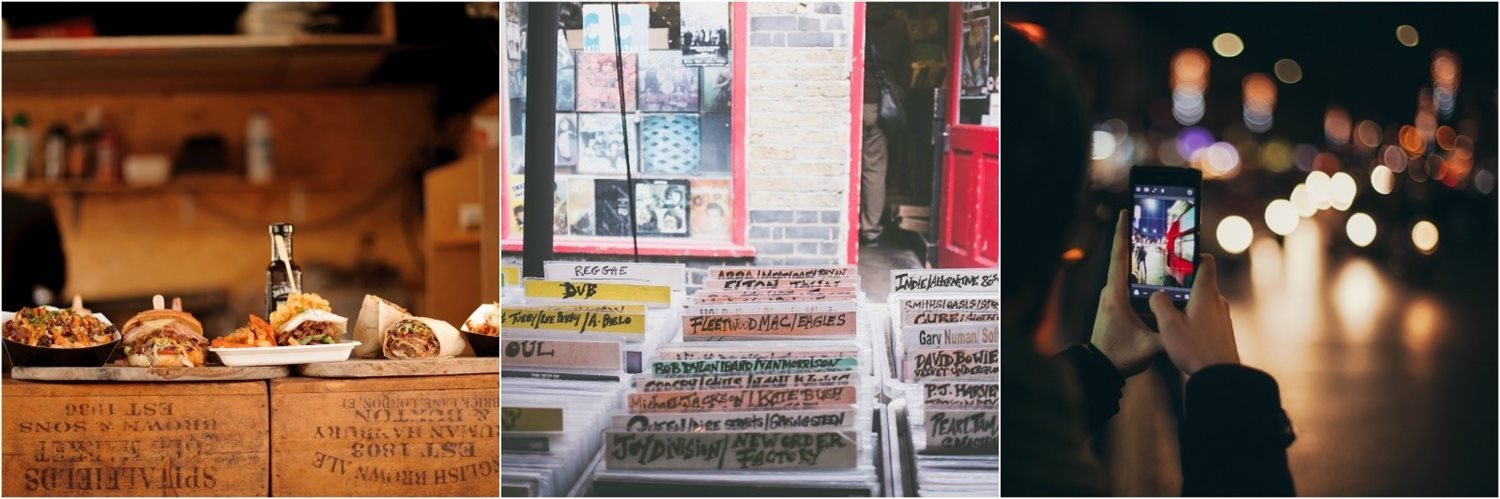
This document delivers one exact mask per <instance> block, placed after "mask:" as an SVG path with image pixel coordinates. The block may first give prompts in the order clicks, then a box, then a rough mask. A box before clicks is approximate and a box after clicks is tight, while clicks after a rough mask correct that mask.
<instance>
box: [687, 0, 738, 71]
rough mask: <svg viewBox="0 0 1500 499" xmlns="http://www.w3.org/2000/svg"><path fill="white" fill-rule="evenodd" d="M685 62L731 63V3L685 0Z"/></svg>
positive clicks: (708, 64)
mask: <svg viewBox="0 0 1500 499" xmlns="http://www.w3.org/2000/svg"><path fill="white" fill-rule="evenodd" d="M681 7H682V31H681V35H680V37H681V42H682V43H681V44H682V63H683V64H685V65H688V66H724V65H727V64H729V3H728V2H682V4H681Z"/></svg>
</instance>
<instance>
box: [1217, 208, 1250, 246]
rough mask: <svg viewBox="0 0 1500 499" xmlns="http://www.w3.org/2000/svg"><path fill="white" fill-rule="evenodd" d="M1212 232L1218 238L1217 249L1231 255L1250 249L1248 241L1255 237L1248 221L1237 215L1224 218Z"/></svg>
mask: <svg viewBox="0 0 1500 499" xmlns="http://www.w3.org/2000/svg"><path fill="white" fill-rule="evenodd" d="M1214 232H1215V233H1216V234H1217V235H1218V236H1219V247H1220V248H1224V251H1226V252H1229V254H1231V255H1238V254H1240V253H1243V252H1244V251H1245V249H1246V248H1249V247H1250V239H1251V237H1252V236H1254V235H1255V232H1254V230H1252V229H1251V228H1250V221H1249V220H1245V218H1244V217H1241V216H1239V215H1230V216H1227V217H1224V220H1221V221H1219V228H1218V229H1217V230H1216V231H1214Z"/></svg>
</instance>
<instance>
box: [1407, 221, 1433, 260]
mask: <svg viewBox="0 0 1500 499" xmlns="http://www.w3.org/2000/svg"><path fill="white" fill-rule="evenodd" d="M1411 244H1412V245H1413V246H1416V247H1417V251H1420V252H1422V254H1424V255H1431V254H1432V253H1433V252H1434V251H1437V244H1438V228H1437V226H1436V225H1433V224H1432V222H1428V221H1426V220H1422V221H1420V222H1417V224H1416V225H1413V226H1412V227H1411Z"/></svg>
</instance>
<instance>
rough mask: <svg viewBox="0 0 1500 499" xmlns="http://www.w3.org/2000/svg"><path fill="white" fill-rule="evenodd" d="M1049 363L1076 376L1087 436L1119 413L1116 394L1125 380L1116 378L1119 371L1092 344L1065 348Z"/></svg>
mask: <svg viewBox="0 0 1500 499" xmlns="http://www.w3.org/2000/svg"><path fill="white" fill-rule="evenodd" d="M1052 361H1053V362H1055V363H1058V364H1064V365H1066V366H1067V367H1069V368H1071V369H1073V371H1075V372H1077V373H1078V385H1079V390H1080V392H1081V395H1082V396H1083V410H1084V414H1085V416H1086V421H1087V424H1088V428H1087V430H1088V434H1089V435H1093V434H1094V433H1097V432H1098V431H1099V430H1100V429H1103V428H1104V423H1107V422H1109V418H1112V417H1114V415H1115V414H1116V413H1118V412H1120V394H1121V390H1122V389H1123V388H1124V387H1125V377H1124V376H1121V375H1120V370H1119V369H1116V368H1115V364H1114V363H1113V362H1110V361H1109V358H1108V357H1105V356H1104V354H1103V353H1100V352H1099V350H1098V349H1096V348H1094V346H1093V345H1092V344H1085V345H1073V346H1071V347H1068V349H1067V350H1063V351H1062V352H1059V353H1058V354H1057V355H1054V356H1052Z"/></svg>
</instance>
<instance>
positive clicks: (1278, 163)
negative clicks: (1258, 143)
mask: <svg viewBox="0 0 1500 499" xmlns="http://www.w3.org/2000/svg"><path fill="white" fill-rule="evenodd" d="M1259 156H1260V164H1261V166H1264V167H1265V168H1266V169H1267V170H1270V171H1272V172H1276V173H1281V172H1284V171H1287V170H1288V169H1290V168H1291V167H1292V159H1293V158H1292V146H1291V145H1290V144H1287V143H1286V141H1284V140H1272V141H1270V142H1267V143H1266V145H1265V146H1264V147H1261V148H1260V154H1259Z"/></svg>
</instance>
